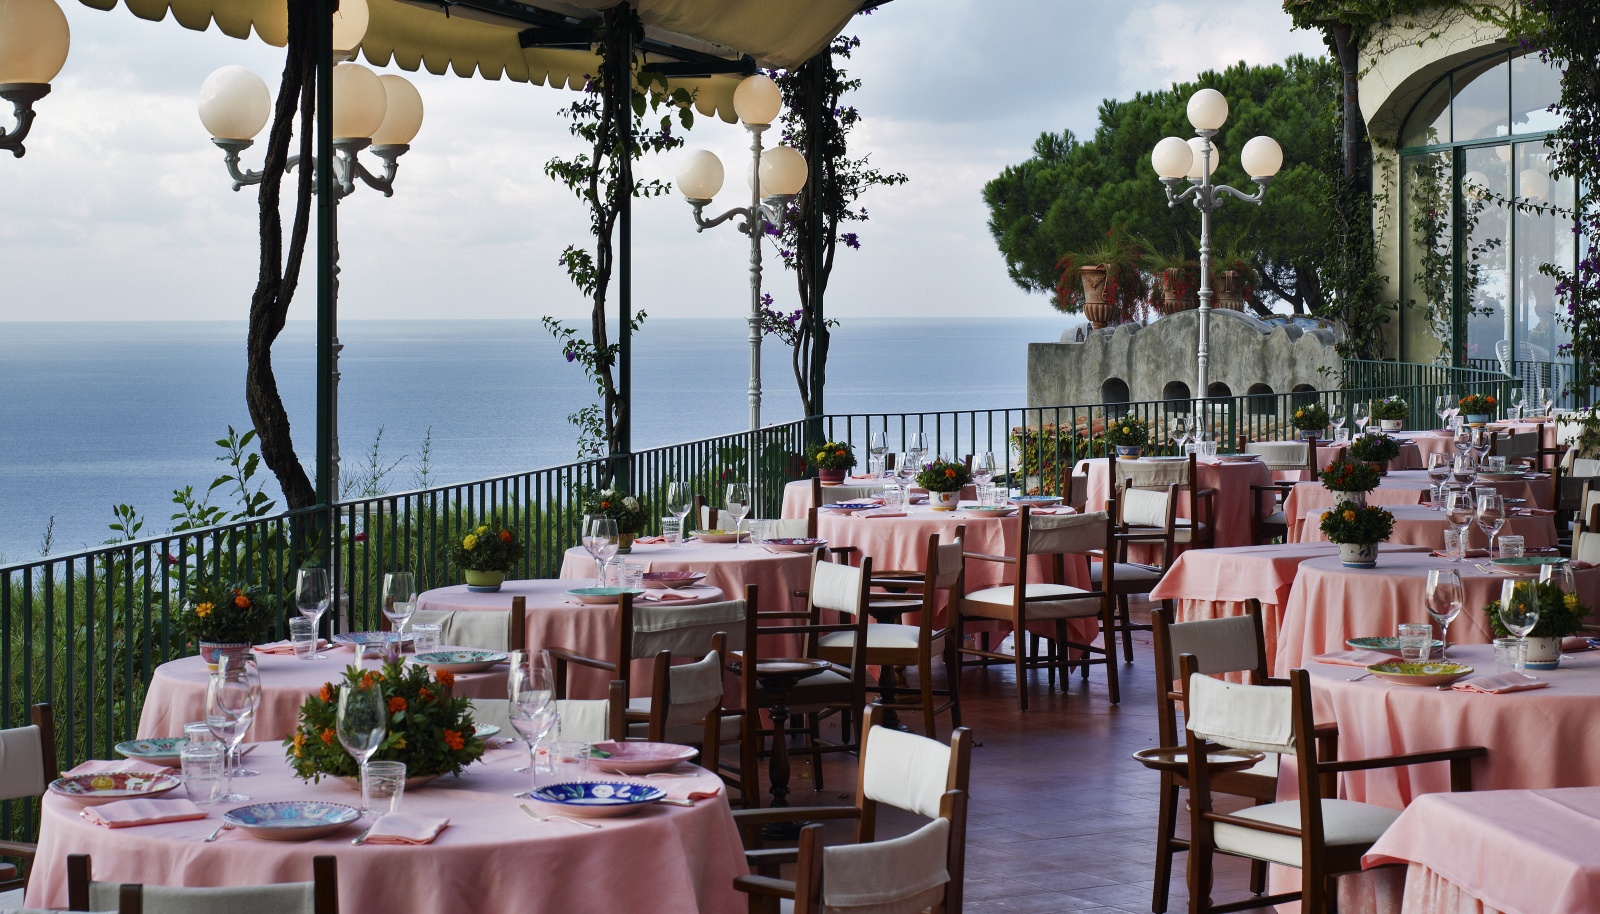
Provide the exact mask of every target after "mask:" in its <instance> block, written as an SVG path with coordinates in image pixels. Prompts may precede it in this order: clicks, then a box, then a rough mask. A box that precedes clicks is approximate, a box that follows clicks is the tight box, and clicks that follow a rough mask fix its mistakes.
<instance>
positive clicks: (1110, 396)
mask: <svg viewBox="0 0 1600 914" xmlns="http://www.w3.org/2000/svg"><path fill="white" fill-rule="evenodd" d="M1100 402H1101V403H1102V404H1104V405H1106V406H1126V405H1127V403H1128V382H1127V381H1124V380H1122V379H1121V378H1106V382H1105V383H1104V384H1101V385H1100Z"/></svg>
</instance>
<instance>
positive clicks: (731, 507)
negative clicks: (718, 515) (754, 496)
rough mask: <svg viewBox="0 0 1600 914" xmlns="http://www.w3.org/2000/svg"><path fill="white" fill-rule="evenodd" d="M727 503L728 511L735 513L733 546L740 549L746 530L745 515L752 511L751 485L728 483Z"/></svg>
mask: <svg viewBox="0 0 1600 914" xmlns="http://www.w3.org/2000/svg"><path fill="white" fill-rule="evenodd" d="M725 504H726V506H727V509H728V513H729V514H732V515H733V548H735V549H738V548H739V547H740V543H739V539H740V537H741V535H742V534H743V532H744V517H745V515H746V514H749V513H750V487H749V486H747V485H745V484H744V483H742V482H730V483H728V494H727V498H726V500H725Z"/></svg>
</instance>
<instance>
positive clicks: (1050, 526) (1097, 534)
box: [1027, 511, 1107, 555]
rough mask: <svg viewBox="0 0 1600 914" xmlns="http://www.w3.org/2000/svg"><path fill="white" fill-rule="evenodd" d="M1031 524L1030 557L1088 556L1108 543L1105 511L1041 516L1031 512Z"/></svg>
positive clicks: (1029, 535)
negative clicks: (1071, 554)
mask: <svg viewBox="0 0 1600 914" xmlns="http://www.w3.org/2000/svg"><path fill="white" fill-rule="evenodd" d="M1027 521H1028V547H1027V552H1028V554H1029V555H1062V554H1066V553H1085V552H1090V551H1092V550H1095V549H1099V548H1102V547H1103V546H1105V544H1106V522H1107V517H1106V513H1105V512H1104V511H1093V512H1090V513H1089V514H1069V515H1066V516H1060V515H1044V516H1040V515H1037V514H1032V513H1031V512H1030V513H1029V514H1028V518H1027Z"/></svg>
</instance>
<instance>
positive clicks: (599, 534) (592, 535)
mask: <svg viewBox="0 0 1600 914" xmlns="http://www.w3.org/2000/svg"><path fill="white" fill-rule="evenodd" d="M583 548H584V549H587V550H588V551H589V557H590V558H592V559H594V586H596V587H600V586H603V585H604V583H605V582H604V581H603V580H602V579H603V578H604V576H605V568H606V562H609V561H611V557H612V556H614V555H616V554H617V520H616V518H614V517H607V516H605V515H604V514H587V515H584V518H583Z"/></svg>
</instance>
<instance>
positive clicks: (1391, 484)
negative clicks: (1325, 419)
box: [1283, 470, 1551, 536]
mask: <svg viewBox="0 0 1600 914" xmlns="http://www.w3.org/2000/svg"><path fill="white" fill-rule="evenodd" d="M1431 485H1432V481H1431V480H1430V479H1429V478H1428V472H1427V471H1426V470H1403V471H1399V472H1395V471H1392V470H1391V471H1390V472H1389V473H1388V475H1385V476H1382V477H1379V479H1378V487H1377V488H1376V489H1373V490H1372V491H1371V492H1368V493H1367V504H1369V505H1383V506H1384V507H1388V506H1390V505H1423V504H1428V501H1429V499H1430V498H1431V497H1432V496H1431V494H1430V486H1431ZM1473 486H1474V488H1476V489H1479V490H1483V489H1486V488H1492V489H1494V490H1495V491H1496V492H1498V493H1500V494H1501V495H1503V496H1505V497H1506V498H1507V499H1521V502H1518V503H1514V504H1512V505H1511V507H1527V508H1540V509H1548V508H1549V507H1550V506H1551V484H1550V476H1549V474H1543V473H1535V474H1529V475H1527V476H1524V477H1522V478H1520V479H1493V480H1491V479H1483V478H1480V479H1478V480H1475V481H1474V482H1473ZM1339 500H1340V496H1339V494H1338V493H1335V492H1334V491H1333V490H1331V489H1329V488H1327V487H1325V486H1323V484H1322V483H1320V482H1301V483H1297V484H1295V486H1294V487H1293V488H1291V489H1290V490H1289V494H1288V495H1287V496H1285V497H1284V500H1283V512H1284V516H1285V517H1293V518H1299V519H1302V520H1303V519H1304V518H1305V516H1306V514H1307V513H1308V512H1310V511H1312V510H1314V509H1317V508H1323V509H1326V508H1331V507H1333V506H1334V504H1335V503H1336V502H1338V501H1339ZM1294 535H1295V532H1294V531H1291V536H1294Z"/></svg>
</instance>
